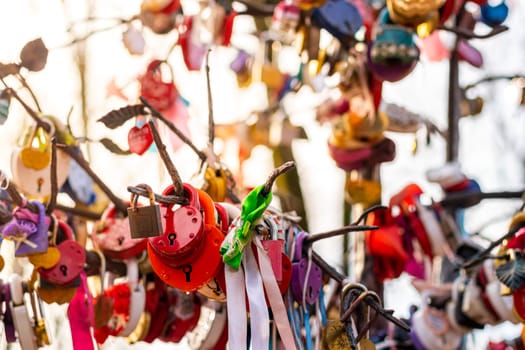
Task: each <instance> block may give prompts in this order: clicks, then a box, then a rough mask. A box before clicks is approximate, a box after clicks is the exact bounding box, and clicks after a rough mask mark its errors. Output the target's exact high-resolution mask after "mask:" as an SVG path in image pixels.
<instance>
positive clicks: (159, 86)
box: [139, 60, 179, 111]
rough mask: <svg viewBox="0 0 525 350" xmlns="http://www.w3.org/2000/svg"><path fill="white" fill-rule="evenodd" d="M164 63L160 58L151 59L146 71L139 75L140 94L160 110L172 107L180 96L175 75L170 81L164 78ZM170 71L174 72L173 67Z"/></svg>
mask: <svg viewBox="0 0 525 350" xmlns="http://www.w3.org/2000/svg"><path fill="white" fill-rule="evenodd" d="M162 63H165V62H163V61H160V60H154V61H151V62H150V64H149V65H148V68H147V69H146V73H144V75H142V76H140V77H139V82H140V94H141V95H142V96H144V98H146V99H147V100H148V102H149V103H151V105H152V106H153V107H155V108H156V109H158V110H159V111H163V110H166V109H168V108H170V107H171V106H172V105H173V104H174V103H175V101H176V100H177V97H178V96H179V93H178V91H177V88H176V87H175V84H174V82H173V75H172V76H171V77H170V80H169V81H164V80H163V79H162V73H161V65H162ZM170 72H172V70H171V67H170ZM172 74H173V73H172Z"/></svg>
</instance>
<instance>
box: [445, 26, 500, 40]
mask: <svg viewBox="0 0 525 350" xmlns="http://www.w3.org/2000/svg"><path fill="white" fill-rule="evenodd" d="M438 29H441V30H445V31H447V32H452V33H454V34H456V35H458V36H459V37H461V38H463V39H488V38H491V37H493V36H495V35H498V34H500V33H503V32H505V31H507V30H508V29H509V27H507V26H496V27H494V28H492V30H491V31H490V32H488V33H486V34H476V33H474V32H473V31H471V30H468V29H464V28H460V27H447V26H439V27H438Z"/></svg>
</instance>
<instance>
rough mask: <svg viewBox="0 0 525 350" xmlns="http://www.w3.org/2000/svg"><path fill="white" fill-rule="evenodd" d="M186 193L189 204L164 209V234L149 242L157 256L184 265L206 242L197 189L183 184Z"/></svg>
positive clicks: (170, 187)
mask: <svg viewBox="0 0 525 350" xmlns="http://www.w3.org/2000/svg"><path fill="white" fill-rule="evenodd" d="M173 191H174V190H173V186H172V185H170V186H168V187H167V188H166V189H165V190H164V192H163V193H162V194H163V195H169V194H172V193H173ZM184 192H185V195H186V196H187V198H188V201H189V204H188V205H184V206H181V207H179V208H178V209H176V210H173V205H168V206H165V205H163V206H162V208H161V209H162V216H163V217H164V235H162V236H159V237H151V238H149V239H148V242H149V244H148V247H149V248H151V249H152V250H153V251H155V252H157V254H158V255H161V256H164V257H166V258H168V259H170V258H171V259H172V260H173V264H175V265H183V264H184V263H185V262H186V261H187V260H188V258H189V259H190V260H191V256H192V255H193V254H195V250H196V249H198V247H199V246H200V245H201V243H202V241H203V239H204V219H203V217H202V214H201V207H200V203H199V195H198V194H197V191H196V189H195V188H194V187H193V186H191V185H188V184H184Z"/></svg>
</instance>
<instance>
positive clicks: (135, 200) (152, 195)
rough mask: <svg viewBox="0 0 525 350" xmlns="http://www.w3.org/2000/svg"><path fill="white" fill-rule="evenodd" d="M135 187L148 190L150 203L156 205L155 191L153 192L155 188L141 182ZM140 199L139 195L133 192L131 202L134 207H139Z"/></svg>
mask: <svg viewBox="0 0 525 350" xmlns="http://www.w3.org/2000/svg"><path fill="white" fill-rule="evenodd" d="M135 187H138V188H142V189H144V190H146V191H148V198H149V204H150V205H152V206H153V205H155V193H154V192H153V189H152V188H151V186H150V185H148V184H145V183H141V184H138V185H136V186H135ZM138 200H139V195H138V194H136V193H131V199H130V201H129V202H130V203H131V207H132V208H133V209H136V208H137V203H138Z"/></svg>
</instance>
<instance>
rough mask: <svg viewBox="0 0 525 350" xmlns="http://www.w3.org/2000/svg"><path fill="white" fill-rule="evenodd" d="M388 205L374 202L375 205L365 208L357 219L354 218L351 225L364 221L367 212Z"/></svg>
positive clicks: (382, 208)
mask: <svg viewBox="0 0 525 350" xmlns="http://www.w3.org/2000/svg"><path fill="white" fill-rule="evenodd" d="M387 209H388V207H386V206H384V205H382V204H376V205H373V206H371V207H370V208H367V209H365V210H364V211H363V212H362V213H361V215H360V216H359V217H358V218H357V220H355V221H354V222H353V223H352V225H359V224H360V223H361V222H362V221H365V220H366V218H367V217H368V214H370V213H371V212H374V211H376V210H387Z"/></svg>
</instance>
